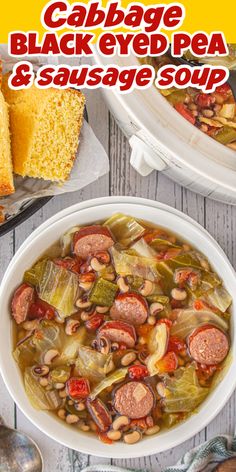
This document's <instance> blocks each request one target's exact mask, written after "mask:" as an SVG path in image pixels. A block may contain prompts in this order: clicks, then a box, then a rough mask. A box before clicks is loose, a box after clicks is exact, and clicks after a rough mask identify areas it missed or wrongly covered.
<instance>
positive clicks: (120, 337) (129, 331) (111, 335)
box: [98, 321, 136, 347]
mask: <svg viewBox="0 0 236 472" xmlns="http://www.w3.org/2000/svg"><path fill="white" fill-rule="evenodd" d="M98 336H106V338H108V339H110V341H112V342H117V343H121V342H122V343H124V344H126V346H127V347H134V345H135V343H136V332H135V329H134V327H133V326H132V325H130V324H128V323H124V322H123V321H106V322H105V323H104V324H103V325H102V326H101V328H100V329H99V331H98Z"/></svg>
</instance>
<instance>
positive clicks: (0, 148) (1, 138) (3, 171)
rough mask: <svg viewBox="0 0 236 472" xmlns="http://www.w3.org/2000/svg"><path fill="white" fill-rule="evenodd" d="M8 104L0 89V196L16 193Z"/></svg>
mask: <svg viewBox="0 0 236 472" xmlns="http://www.w3.org/2000/svg"><path fill="white" fill-rule="evenodd" d="M12 172H13V169H12V158H11V143H10V131H9V116H8V106H7V104H6V102H5V100H4V97H3V94H2V92H1V91H0V196H4V195H10V194H11V193H14V191H15V189H14V182H13V174H12Z"/></svg>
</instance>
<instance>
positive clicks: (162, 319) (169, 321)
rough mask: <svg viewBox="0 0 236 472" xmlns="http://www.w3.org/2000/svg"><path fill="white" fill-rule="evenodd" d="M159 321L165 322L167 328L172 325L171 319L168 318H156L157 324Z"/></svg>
mask: <svg viewBox="0 0 236 472" xmlns="http://www.w3.org/2000/svg"><path fill="white" fill-rule="evenodd" d="M160 323H165V324H166V326H167V327H168V328H171V326H172V321H171V320H169V318H161V319H160V320H158V322H157V324H160Z"/></svg>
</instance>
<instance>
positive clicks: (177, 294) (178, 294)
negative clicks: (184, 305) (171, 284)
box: [171, 288, 187, 302]
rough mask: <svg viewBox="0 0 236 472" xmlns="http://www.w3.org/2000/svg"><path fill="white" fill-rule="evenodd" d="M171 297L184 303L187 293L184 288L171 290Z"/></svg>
mask: <svg viewBox="0 0 236 472" xmlns="http://www.w3.org/2000/svg"><path fill="white" fill-rule="evenodd" d="M171 296H172V298H174V299H175V300H177V301H180V302H182V301H184V300H185V299H186V298H187V292H186V290H185V289H184V288H173V289H172V290H171Z"/></svg>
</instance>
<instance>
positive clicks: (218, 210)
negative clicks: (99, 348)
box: [0, 91, 236, 472]
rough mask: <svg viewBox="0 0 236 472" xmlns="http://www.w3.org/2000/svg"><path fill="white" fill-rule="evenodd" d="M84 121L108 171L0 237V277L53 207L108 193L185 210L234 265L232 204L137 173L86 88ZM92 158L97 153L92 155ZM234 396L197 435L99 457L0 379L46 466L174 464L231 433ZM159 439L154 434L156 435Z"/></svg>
mask: <svg viewBox="0 0 236 472" xmlns="http://www.w3.org/2000/svg"><path fill="white" fill-rule="evenodd" d="M87 107H88V114H89V122H90V124H91V126H92V127H93V129H94V131H95V133H96V135H97V137H98V138H99V140H100V141H101V142H102V144H103V146H104V147H105V149H106V151H107V153H108V155H109V159H110V173H109V174H107V175H106V176H104V177H103V178H101V179H100V180H99V181H97V182H95V183H93V184H91V185H89V186H88V187H86V188H84V189H83V190H82V191H79V192H75V193H73V194H69V195H62V196H59V197H56V198H53V200H51V201H50V202H49V203H47V205H46V206H45V207H44V208H43V209H41V210H40V211H38V212H37V213H36V214H35V215H33V216H32V217H31V218H29V219H28V220H27V221H26V222H24V223H23V224H22V225H21V226H18V228H17V229H16V230H14V231H12V232H11V233H8V234H7V235H5V236H3V237H2V238H1V239H0V279H1V278H2V276H3V274H4V271H5V270H6V268H7V266H8V264H9V262H10V260H11V258H12V257H13V255H14V253H15V251H16V250H17V249H18V248H19V246H20V245H21V244H22V243H23V241H24V240H25V239H26V238H27V236H28V235H29V234H31V233H32V231H33V230H34V229H35V228H37V227H38V226H39V225H40V224H41V223H42V222H43V221H45V220H46V219H47V218H49V217H50V216H52V215H54V214H55V213H57V212H58V211H60V210H61V209H63V208H66V207H67V206H70V205H72V204H74V203H77V202H80V201H83V200H88V199H90V198H96V197H102V196H107V195H132V196H138V197H145V198H150V199H153V200H157V201H160V202H163V203H166V204H168V205H170V206H173V207H175V208H178V209H179V210H182V211H183V212H184V213H186V214H188V215H190V216H191V217H192V218H194V219H195V220H196V221H198V222H199V223H200V224H201V225H203V226H204V227H205V228H206V229H207V230H208V231H209V233H210V234H211V235H212V236H213V237H214V238H215V239H216V240H217V241H218V243H219V244H220V245H221V247H222V248H223V249H224V251H225V252H226V254H227V256H228V258H229V259H230V261H231V263H232V264H233V266H234V267H235V268H236V207H232V206H227V205H224V204H222V203H217V202H214V201H212V200H209V199H205V198H203V197H201V196H199V195H196V194H194V193H191V192H189V191H188V190H186V189H184V188H182V187H181V186H179V185H177V184H175V183H174V182H172V181H170V180H168V179H167V178H165V177H163V176H162V175H161V174H160V173H159V174H158V173H157V172H155V171H154V172H153V173H152V174H151V175H150V176H148V177H145V178H144V177H141V176H140V175H139V174H137V173H136V172H135V171H134V169H133V168H132V167H131V166H130V163H129V157H130V148H129V144H128V142H127V140H126V138H125V137H124V135H123V134H122V132H121V131H120V129H119V128H118V126H117V125H116V123H115V121H114V119H113V117H112V116H111V115H110V114H109V112H108V109H107V107H106V105H105V104H104V101H103V100H102V97H101V95H100V92H99V91H93V92H92V93H89V94H87ZM94 158H95V159H96V156H94ZM1 329H4V326H1ZM235 400H236V396H235V395H234V396H232V397H231V399H230V401H229V402H228V403H227V405H226V406H225V408H224V409H223V410H222V411H221V413H220V414H219V415H218V416H217V418H216V419H215V420H214V421H213V422H212V423H211V424H210V425H209V426H208V427H207V428H205V429H204V430H202V431H201V432H200V433H199V434H198V435H197V436H195V437H194V438H192V439H191V440H189V441H187V442H184V443H183V444H182V445H181V446H179V447H176V448H174V449H172V450H169V451H167V452H164V453H162V454H157V455H153V456H150V457H146V458H140V459H132V460H113V459H108V460H105V459H101V458H96V457H94V456H87V455H85V454H80V453H78V452H75V451H72V450H69V449H67V448H65V447H63V446H61V445H59V444H57V443H56V442H54V441H52V440H51V439H49V438H48V437H46V436H45V435H44V434H43V433H41V432H40V431H39V430H38V429H37V428H35V427H34V426H33V425H32V424H31V423H30V422H29V421H28V420H27V419H26V418H25V416H24V415H23V414H22V413H21V412H20V411H19V410H18V409H17V408H16V407H15V405H14V403H13V401H12V399H11V397H10V395H9V394H8V392H7V389H6V387H5V386H4V384H3V381H2V379H0V414H1V415H2V416H3V417H4V419H5V422H6V423H7V424H8V425H9V426H12V427H17V428H19V429H20V430H22V431H24V432H26V433H28V434H29V435H30V436H32V438H33V439H34V440H35V441H36V442H37V443H38V445H39V447H40V449H41V451H42V454H43V458H44V462H45V472H78V471H80V470H81V469H82V468H83V467H85V466H87V465H89V464H94V463H100V464H102V463H108V464H109V463H112V464H115V465H120V466H127V467H137V468H140V469H143V468H145V469H150V470H152V471H155V472H159V471H161V470H163V468H164V467H166V466H167V465H172V464H174V463H175V462H176V461H177V460H178V459H179V458H180V457H181V455H182V454H183V453H184V452H186V451H188V450H189V449H191V448H192V447H194V446H196V445H198V444H199V443H201V442H203V441H205V440H206V439H209V438H212V437H213V436H215V435H217V434H219V433H228V434H230V433H232V432H233V431H234V426H235V416H236V414H235V408H236V402H235ZM157 441H158V436H157Z"/></svg>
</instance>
